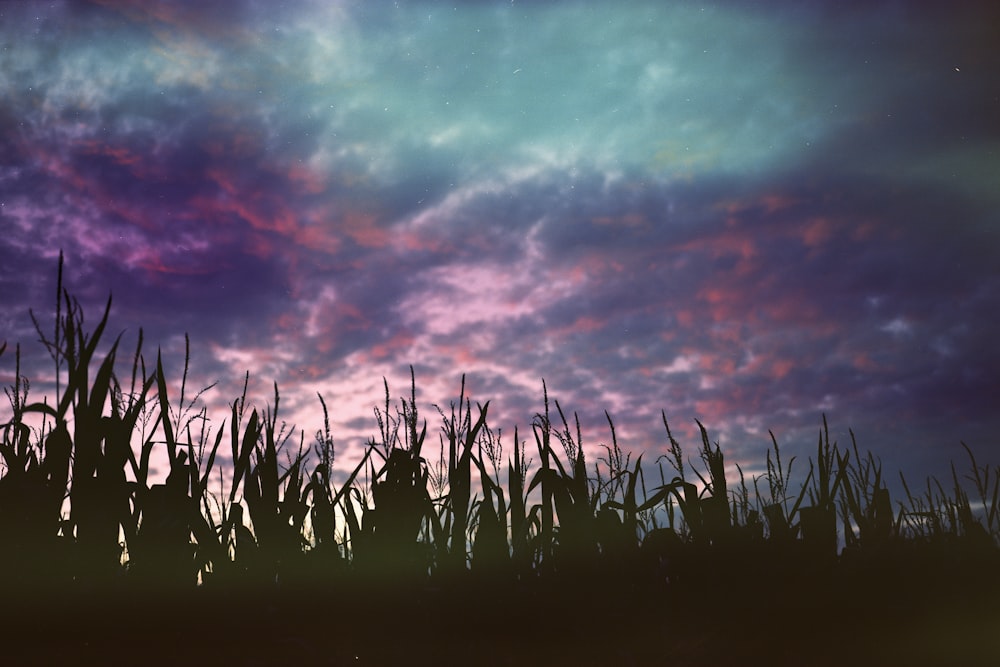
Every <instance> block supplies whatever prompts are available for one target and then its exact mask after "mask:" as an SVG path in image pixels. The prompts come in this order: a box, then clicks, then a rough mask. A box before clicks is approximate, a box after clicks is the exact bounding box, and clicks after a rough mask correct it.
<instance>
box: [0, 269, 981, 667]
mask: <svg viewBox="0 0 1000 667" xmlns="http://www.w3.org/2000/svg"><path fill="white" fill-rule="evenodd" d="M58 282H59V287H58V298H57V304H56V322H55V326H54V327H51V326H44V327H43V326H42V325H41V324H40V323H39V322H38V321H37V320H35V326H36V328H37V330H38V334H39V336H40V338H41V340H42V343H43V344H44V345H45V347H46V348H47V350H48V352H49V353H50V354H51V355H52V358H53V360H54V362H55V364H56V368H57V369H58V376H59V380H58V382H59V384H58V385H57V394H58V395H57V396H55V398H54V399H53V400H44V401H42V402H38V401H35V400H33V399H34V397H33V396H32V395H31V394H30V392H29V384H30V383H29V381H28V380H27V379H26V378H23V377H22V375H21V369H20V348H19V347H17V348H16V349H15V350H9V349H7V344H6V343H4V344H2V347H0V357H2V359H3V361H4V362H5V363H9V362H10V361H13V363H14V377H15V380H14V382H13V383H12V385H11V386H10V387H7V388H6V394H7V397H8V400H9V402H10V411H9V412H10V415H11V416H10V419H9V420H8V421H6V422H5V423H3V424H2V425H0V429H2V442H0V456H2V467H0V573H2V580H0V586H2V589H0V591H2V592H0V595H2V600H3V606H2V609H3V611H2V612H0V623H2V625H0V627H2V631H0V632H2V634H0V642H2V646H0V655H7V656H10V657H11V659H12V661H13V662H12V664H30V663H32V662H37V663H38V664H53V663H55V662H57V661H58V662H63V663H66V662H69V663H71V664H73V663H81V664H82V663H88V664H93V663H96V662H99V663H101V664H118V663H121V664H126V663H127V664H136V663H137V662H138V663H146V664H149V663H151V662H152V663H157V662H159V661H162V662H163V663H165V664H176V663H178V662H180V661H183V662H184V663H185V664H220V663H221V664H298V663H301V664H333V665H338V664H466V663H468V664H518V665H522V664H648V663H650V662H651V661H652V662H653V663H655V664H667V665H672V664H676V665H696V664H705V665H709V664H758V663H764V662H767V663H769V664H779V665H780V664H812V665H826V664H831V665H832V664H841V662H842V661H844V660H846V659H850V660H851V661H852V662H854V663H860V664H908V665H918V664H998V663H996V662H995V661H996V660H997V659H998V658H1000V652H998V648H1000V642H997V640H996V639H995V637H996V635H997V633H996V630H998V629H1000V625H998V621H1000V614H997V613H996V612H995V608H996V601H997V599H998V598H997V597H996V594H997V592H998V569H997V566H998V564H1000V559H998V544H1000V542H998V540H1000V516H998V510H1000V469H998V468H996V467H993V466H990V465H985V466H984V465H980V464H979V462H978V461H977V460H976V458H975V456H974V455H973V452H972V451H971V450H969V449H968V448H966V456H967V466H968V472H959V470H958V469H956V468H954V467H953V468H952V470H951V471H950V473H949V474H948V475H947V476H946V477H945V478H944V479H945V481H939V480H938V479H936V478H931V479H928V480H926V482H925V483H923V484H922V485H920V486H919V487H915V486H911V485H910V484H909V483H908V482H907V480H905V479H903V478H902V477H901V476H900V477H899V482H900V484H901V487H902V488H903V489H904V493H903V494H902V496H901V497H892V496H891V495H890V491H889V486H890V485H889V484H888V482H889V480H888V478H887V476H886V473H884V472H883V470H882V467H881V464H880V462H879V460H878V459H877V458H876V457H875V456H874V455H873V454H871V453H869V452H867V451H862V450H861V449H860V448H859V446H858V444H857V442H856V441H855V440H854V436H853V433H852V434H851V435H852V442H851V443H850V444H849V445H847V446H841V445H840V444H838V443H836V442H834V443H831V442H830V437H829V430H828V429H827V425H826V421H825V419H824V422H823V424H822V425H821V426H820V429H819V436H818V439H817V446H816V451H815V455H814V456H811V457H810V458H809V460H808V461H805V462H797V461H794V460H787V461H784V460H783V459H782V452H781V450H780V447H779V444H778V442H777V440H776V439H774V436H773V435H772V436H771V437H772V448H771V449H770V450H769V451H768V454H767V457H766V462H765V463H766V473H765V474H763V475H761V476H757V477H752V478H751V479H746V478H745V476H744V475H743V473H742V470H740V471H739V477H738V479H727V477H726V474H725V469H726V465H725V460H724V454H723V452H722V451H721V448H720V447H719V446H718V445H717V444H713V443H712V441H711V438H710V436H709V432H708V430H707V429H706V427H705V426H703V425H702V424H701V423H700V422H699V423H698V426H699V428H700V433H701V441H700V442H698V443H695V446H694V448H693V450H694V451H695V456H694V457H687V456H685V454H684V452H683V451H682V446H681V444H680V443H679V442H678V441H677V440H675V438H674V437H673V435H672V433H671V431H670V426H669V423H668V421H667V417H666V415H665V414H664V415H663V427H664V438H665V443H666V445H667V448H666V449H665V451H667V454H665V455H663V456H660V457H659V458H658V459H656V460H652V461H644V460H643V458H644V456H645V455H644V454H643V455H639V456H637V457H635V459H634V460H633V459H632V455H631V453H627V452H626V451H625V450H624V449H623V448H622V447H621V446H620V445H619V443H618V441H617V437H616V434H615V426H614V422H613V419H612V417H611V416H610V415H608V417H607V420H608V428H609V435H610V440H609V444H608V445H606V446H604V447H603V454H602V455H600V456H598V457H596V460H588V458H587V457H586V456H585V454H584V448H583V447H582V446H581V438H580V427H579V422H578V420H577V419H576V416H575V415H569V416H567V413H566V412H565V411H564V409H563V407H562V406H560V405H559V403H558V402H556V401H550V400H549V397H548V394H547V391H546V390H545V389H544V384H543V390H542V401H541V406H540V408H541V409H540V411H539V412H538V414H537V415H535V417H534V419H533V420H532V421H531V423H530V424H529V426H528V429H527V430H525V431H524V432H523V433H521V432H519V431H518V429H515V430H514V434H513V438H512V439H511V440H510V441H509V442H505V441H503V439H502V438H501V435H500V432H499V431H497V430H494V429H493V428H492V427H491V425H490V424H489V422H488V414H489V407H490V405H489V403H488V402H487V403H484V404H473V403H472V402H471V401H470V400H469V399H468V398H466V397H465V391H464V383H463V386H462V387H461V389H460V391H459V398H458V400H457V401H456V402H455V403H453V404H452V405H451V407H450V410H447V411H446V410H439V413H438V414H437V415H436V417H435V419H434V421H435V422H436V423H439V425H440V426H439V430H438V431H437V433H432V434H431V435H429V434H428V422H427V420H426V419H425V418H424V416H423V413H422V412H420V411H419V409H418V405H417V401H416V379H415V378H413V380H412V382H411V386H410V388H409V395H408V396H406V397H404V398H402V399H399V400H398V401H394V400H393V399H392V398H391V393H390V388H389V387H388V385H386V387H385V397H384V401H383V402H382V403H381V405H380V406H379V407H378V408H377V409H376V422H377V424H376V425H377V434H376V435H375V436H373V437H372V438H371V439H370V441H369V443H368V445H367V447H366V449H365V453H364V456H363V458H362V460H361V461H360V463H358V465H357V467H356V468H354V469H353V471H352V472H351V474H350V475H349V476H348V478H347V479H346V481H343V482H341V483H337V482H335V480H334V474H333V472H334V470H333V459H334V456H335V452H334V445H333V439H332V436H331V433H330V429H329V426H326V428H325V429H324V430H323V431H321V432H320V433H318V434H317V435H316V437H315V442H312V443H310V444H309V445H306V443H305V442H304V438H303V439H302V441H300V442H298V443H296V442H294V439H292V438H291V437H290V434H289V431H288V430H287V429H286V428H284V427H283V426H282V425H281V424H282V422H281V421H280V420H279V418H278V414H279V407H280V393H279V390H278V387H277V386H275V388H274V396H273V401H272V402H271V403H270V404H269V405H268V406H267V407H266V408H264V409H258V408H255V407H252V406H249V405H247V404H246V399H245V393H244V396H242V397H238V398H237V399H236V400H234V401H233V403H232V404H231V410H230V412H229V414H227V415H224V419H222V420H219V423H220V424H221V426H219V427H218V428H217V429H216V430H215V432H214V433H211V432H208V431H206V430H205V428H204V426H202V427H201V428H200V429H199V428H196V427H195V426H193V425H197V424H202V425H203V424H205V423H206V422H207V420H206V419H204V418H202V419H198V420H193V419H190V416H188V417H187V418H185V416H184V411H183V409H181V408H183V406H185V405H187V404H188V403H186V402H185V399H186V398H187V399H188V401H189V402H190V396H187V397H186V396H185V392H186V391H187V389H186V378H187V371H188V368H187V366H188V364H187V359H186V360H185V367H184V377H183V379H182V382H181V385H180V386H181V392H180V395H179V396H176V397H174V396H170V395H169V394H168V390H167V388H168V384H169V382H168V378H167V377H165V375H164V371H163V361H162V359H161V357H160V355H159V353H157V355H156V358H155V363H149V364H148V365H147V358H146V355H145V353H144V351H143V349H142V336H141V333H140V336H139V340H138V344H137V346H136V349H135V350H134V352H131V354H129V355H128V357H126V359H125V362H126V366H127V368H128V372H127V373H123V374H119V370H120V367H121V364H120V363H119V358H120V357H121V356H122V355H123V354H125V353H124V352H123V351H122V350H121V349H120V343H121V340H120V338H119V339H116V340H114V341H112V342H111V344H110V348H109V351H108V352H107V353H106V354H105V355H104V356H103V357H98V356H96V354H97V350H98V347H99V343H100V342H101V340H102V337H103V335H104V333H105V329H106V325H107V323H108V320H109V317H110V311H111V300H110V299H109V300H108V304H107V307H106V308H105V310H104V312H103V315H102V317H101V318H100V320H99V321H98V323H97V325H96V326H95V327H94V328H93V329H92V330H91V331H87V330H85V327H84V325H83V313H82V311H81V308H80V306H79V304H78V302H77V301H76V300H75V299H74V298H73V297H72V296H71V295H70V294H69V292H68V291H67V290H65V289H64V288H63V286H62V263H61V260H60V269H59V281H58ZM32 317H33V318H34V315H32ZM12 353H13V354H12ZM317 408H318V410H322V412H323V414H324V417H327V406H326V404H325V402H324V401H323V398H322V397H321V396H320V397H318V406H317ZM202 417H204V415H202ZM38 423H41V426H40V427H39V426H29V424H38ZM324 423H326V424H328V423H329V420H328V419H326V420H325V422H324ZM435 436H436V437H435ZM154 452H156V453H157V455H159V456H162V455H165V456H166V460H167V461H168V463H169V474H168V475H167V477H166V479H165V481H162V482H161V483H155V482H153V481H152V480H151V475H150V460H151V457H152V456H153V454H154ZM893 481H894V482H895V480H893ZM991 633H992V634H991Z"/></svg>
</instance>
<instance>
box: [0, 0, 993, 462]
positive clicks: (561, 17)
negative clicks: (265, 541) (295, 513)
mask: <svg viewBox="0 0 1000 667" xmlns="http://www.w3.org/2000/svg"><path fill="white" fill-rule="evenodd" d="M946 5H947V6H946ZM998 14H1000V10H998V9H997V8H996V7H995V5H994V4H992V3H987V2H982V3H979V2H957V3H917V2H903V1H889V0H874V1H872V2H843V1H841V0H836V1H835V0H810V1H801V0H797V1H794V2H792V1H791V0H788V1H783V0H760V1H756V2H750V1H747V2H742V1H741V2H737V1H736V0H728V1H726V0H720V1H715V2H710V1H704V2H694V1H691V2H685V1H679V2H671V3H664V2H638V1H635V2H615V3H602V2H569V1H558V0H549V1H539V2H525V1H521V0H518V1H516V2H515V1H513V0H508V1H488V0H482V1H476V2H462V3H457V2H448V3H445V2H431V1H424V2H404V1H403V0H400V1H399V2H385V1H374V2H372V1H366V2H361V1H354V0H343V1H336V0H334V1H328V2H319V1H315V2H304V1H303V2H280V3H279V2H270V1H266V2H265V1H263V0H261V1H251V0H239V1H234V2H227V3H206V2H193V1H192V2H187V1H184V2H169V1H166V0H161V1H146V0H143V1H139V0H100V1H96V2H17V1H14V2H4V3H2V4H0V341H2V340H6V341H7V342H8V345H9V350H8V354H6V355H4V357H3V358H2V359H0V383H3V384H5V385H9V384H10V383H11V382H12V381H13V377H14V355H13V354H12V352H13V346H14V344H15V343H18V342H20V343H21V346H22V372H23V373H24V374H25V375H27V376H28V377H29V378H30V379H31V380H32V392H33V397H34V398H35V399H38V400H40V398H41V396H42V395H44V394H45V393H46V390H51V389H52V387H53V385H52V380H53V374H54V367H53V364H52V361H51V359H50V358H49V357H48V355H47V353H46V352H45V350H44V348H42V346H41V345H40V344H38V342H37V338H38V336H37V334H36V333H35V331H34V329H33V325H32V323H31V319H30V317H29V309H32V310H33V311H34V313H35V314H36V315H37V316H38V317H39V319H40V321H42V322H47V323H50V322H52V317H53V315H54V292H55V281H56V267H57V263H58V256H59V253H60V250H61V251H62V252H64V254H65V283H66V286H67V287H68V288H69V289H70V291H71V292H72V293H73V294H75V295H76V296H77V297H78V298H79V299H80V302H81V303H82V304H83V306H84V309H85V313H86V315H87V317H88V319H87V320H86V321H87V322H88V323H90V324H94V323H96V322H97V320H98V319H99V317H100V313H101V309H102V307H103V305H104V302H105V300H106V299H107V297H108V295H109V293H110V294H112V295H113V306H112V312H111V319H110V323H109V327H108V328H109V334H110V335H111V337H113V336H114V335H117V333H119V332H124V336H123V343H122V345H123V356H125V357H127V356H128V351H129V350H131V349H134V345H135V340H136V335H137V333H138V330H139V327H142V328H143V332H144V337H145V343H144V345H145V354H146V360H147V364H151V363H155V355H156V350H157V348H160V349H162V352H163V356H164V365H165V368H166V372H167V374H168V375H170V377H171V387H172V391H173V392H174V396H176V389H177V387H178V386H179V385H178V383H179V380H180V377H181V375H182V373H183V361H184V336H185V334H188V335H189V336H190V342H191V365H190V372H189V377H188V387H189V389H188V391H189V393H188V396H190V395H191V394H192V388H193V389H197V388H200V387H205V386H208V385H209V384H212V383H217V384H216V385H215V386H214V387H213V388H212V389H211V390H209V391H207V392H206V393H205V394H203V395H202V397H201V403H202V404H203V405H205V406H206V407H207V408H208V409H209V416H210V417H211V418H212V419H213V424H214V425H215V427H216V428H218V427H220V426H221V425H222V423H223V420H226V419H228V418H229V412H228V407H227V405H228V404H231V402H232V401H233V400H234V399H235V398H236V397H237V396H238V395H239V394H240V392H241V390H242V386H243V381H244V377H245V374H246V372H247V371H249V372H250V383H249V400H250V401H252V402H254V403H255V404H256V405H257V406H258V407H261V408H263V407H265V406H266V405H267V404H268V403H273V383H274V382H277V384H278V386H279V389H280V392H281V413H280V414H281V416H282V417H283V418H284V419H287V420H288V421H289V423H294V424H295V425H296V426H297V427H299V428H300V429H302V431H303V432H304V433H305V437H306V443H307V444H308V443H309V442H311V441H312V434H314V433H315V432H316V430H317V429H319V428H321V427H322V410H321V406H320V404H319V399H318V398H317V393H319V394H321V395H322V396H323V398H324V399H325V401H326V403H327V405H328V406H329V408H330V423H331V427H332V431H333V437H334V440H335V443H336V447H337V465H338V467H339V468H341V469H348V468H350V467H351V466H352V464H353V463H354V462H355V461H357V460H358V459H359V457H360V456H361V452H362V448H363V445H364V443H365V442H366V440H367V439H368V438H369V437H370V436H372V435H374V434H375V433H376V432H377V424H376V421H375V417H374V414H373V408H374V407H375V406H376V405H379V404H380V403H381V402H382V401H383V400H384V397H383V396H384V389H383V378H384V379H385V381H386V382H388V384H389V388H390V394H391V396H392V399H393V400H394V401H396V400H397V399H398V398H399V397H401V396H404V395H407V394H408V393H409V374H410V370H409V369H410V366H411V365H412V366H413V368H414V372H415V375H416V386H417V401H418V405H419V407H420V409H421V410H422V414H423V415H424V416H425V417H426V418H427V420H428V432H429V434H430V435H429V437H430V438H431V440H432V442H433V443H434V444H436V441H437V438H438V436H437V433H438V427H439V424H440V421H439V418H438V415H437V412H436V410H435V409H434V407H433V406H434V405H438V406H441V407H442V408H443V409H445V410H447V409H448V405H449V403H450V402H452V401H455V400H457V399H458V394H459V390H460V387H461V382H462V376H463V374H464V375H465V376H466V394H467V395H468V396H469V397H471V399H472V400H473V401H474V402H475V401H479V402H484V401H486V400H489V401H491V403H490V424H491V425H492V426H493V427H494V428H500V429H501V430H502V433H503V438H504V439H505V440H506V451H508V452H509V451H510V442H511V439H512V438H513V430H514V426H515V425H516V426H518V427H519V429H520V435H521V437H522V439H523V438H527V437H530V424H531V421H532V418H533V416H534V415H535V414H536V413H537V412H539V411H541V410H542V408H543V404H542V383H543V380H544V382H545V385H546V387H547V389H548V394H549V397H550V399H554V400H558V401H559V403H560V405H561V406H562V407H563V408H564V409H565V410H566V412H567V414H568V415H572V413H573V412H576V413H577V414H578V416H579V419H580V424H581V428H582V432H583V436H584V437H583V439H584V447H585V451H587V453H588V456H590V457H591V459H590V460H591V461H593V460H594V458H595V457H596V456H597V455H598V454H599V453H600V452H601V445H602V444H606V443H609V442H610V431H609V429H608V427H607V422H606V418H605V414H604V413H605V411H608V412H609V413H610V414H611V416H612V417H613V418H614V421H615V426H616V433H617V437H618V441H619V444H620V445H621V446H622V447H623V448H625V449H626V450H629V451H632V452H633V453H634V454H635V455H637V454H638V453H640V452H647V454H646V455H645V458H644V460H646V461H652V460H654V457H655V456H658V455H659V454H661V453H663V452H664V451H665V450H666V447H667V446H668V441H667V438H666V433H665V431H664V428H663V423H662V419H661V410H662V411H664V412H665V414H666V417H667V419H668V420H669V423H670V425H671V430H672V431H673V433H674V435H675V437H677V438H678V440H680V442H681V445H682V446H683V447H685V449H686V451H687V453H688V454H689V455H691V456H692V457H696V453H697V446H698V445H699V442H700V441H699V439H698V436H697V433H698V432H697V424H696V422H695V420H696V419H698V420H701V422H702V423H704V424H705V426H706V427H707V428H708V432H709V435H710V437H711V439H712V441H713V442H714V441H718V442H719V443H720V444H721V446H722V449H723V451H724V452H725V454H726V456H727V460H728V461H729V462H730V463H740V464H741V465H742V466H743V468H744V470H745V471H746V472H747V473H748V474H752V473H754V472H759V471H760V470H761V468H762V466H763V463H764V455H765V452H766V450H767V449H768V447H769V446H770V436H769V435H768V429H770V430H772V431H773V432H774V435H775V436H776V437H777V439H778V442H779V444H780V445H781V446H782V448H783V451H790V452H792V453H796V454H799V455H800V456H801V457H803V459H804V457H805V456H808V455H809V454H810V453H814V452H815V446H816V441H817V435H818V433H819V429H820V427H821V425H822V418H823V415H824V414H825V415H826V417H827V419H828V420H829V423H830V431H831V439H833V440H836V441H837V442H838V443H839V444H840V445H842V446H843V445H847V444H849V443H850V435H849V433H848V429H853V431H854V433H855V435H856V436H857V439H858V444H859V446H860V447H861V449H862V450H865V449H871V450H872V451H873V452H874V453H875V454H877V455H878V456H880V457H881V459H882V461H883V465H884V466H885V469H886V473H887V474H889V475H890V476H892V475H895V474H896V473H897V472H899V471H902V472H904V473H905V474H906V475H907V478H908V479H915V480H917V481H918V482H919V481H922V479H923V478H924V477H925V476H926V475H928V474H935V475H938V476H942V477H947V476H948V475H949V474H950V472H949V471H948V469H947V464H948V462H949V461H951V460H955V461H956V462H957V463H958V465H959V468H960V469H964V468H965V465H966V460H965V453H964V451H963V450H962V448H961V445H960V442H963V441H964V442H965V443H967V444H968V445H969V446H970V447H971V448H972V449H973V451H974V452H975V453H976V454H977V456H978V457H979V459H980V463H989V462H993V463H998V462H1000V440H998V436H997V434H998V433H1000V410H998V408H1000V402H998V400H1000V399H998V397H1000V346H998V344H997V340H998V334H1000V326H998V324H997V313H998V312H1000V217H998V213H997V211H998V210H1000V189H998V188H997V183H998V176H1000V120H998V119H1000V50H998V48H997V47H996V46H995V41H996V40H995V33H994V29H993V27H994V26H995V25H997V21H998V19H1000V16H998ZM105 349H106V348H105ZM0 414H9V412H7V413H0ZM570 419H572V417H571V416H570ZM799 471H800V473H802V474H804V467H803V468H799ZM731 472H732V470H731ZM800 479H801V478H800Z"/></svg>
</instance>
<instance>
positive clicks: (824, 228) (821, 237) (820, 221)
mask: <svg viewBox="0 0 1000 667" xmlns="http://www.w3.org/2000/svg"><path fill="white" fill-rule="evenodd" d="M833 230H834V224H833V222H832V221H831V220H830V219H829V218H813V219H811V220H807V221H806V223H805V224H804V225H802V228H801V229H800V230H799V234H800V235H801V237H802V243H803V244H805V245H806V246H807V247H810V248H815V247H817V246H820V245H823V244H824V243H826V242H827V241H829V240H830V239H831V238H832V237H833Z"/></svg>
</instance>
